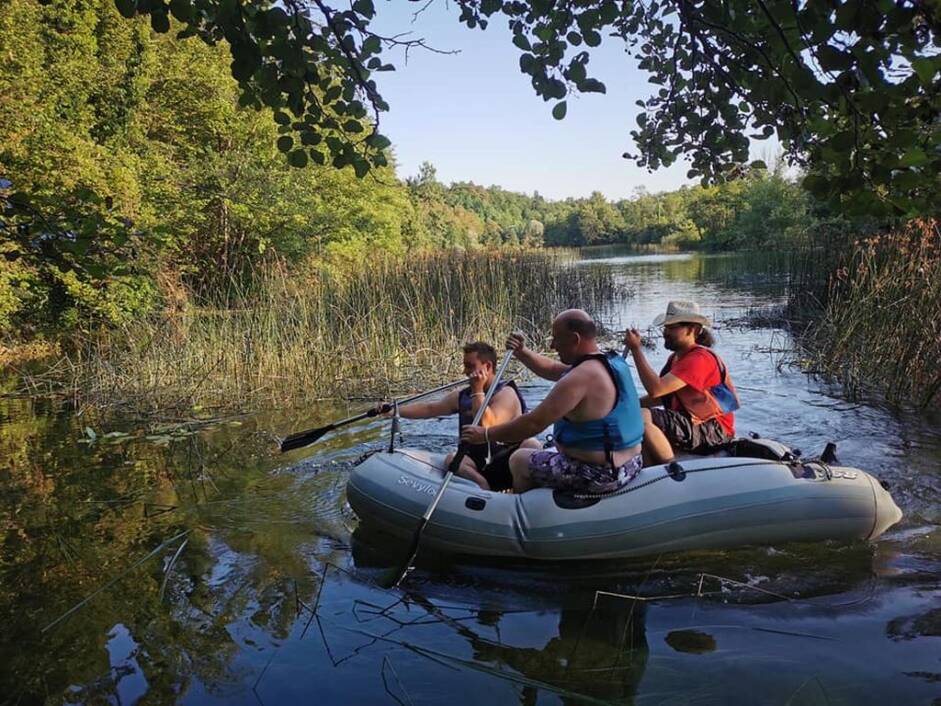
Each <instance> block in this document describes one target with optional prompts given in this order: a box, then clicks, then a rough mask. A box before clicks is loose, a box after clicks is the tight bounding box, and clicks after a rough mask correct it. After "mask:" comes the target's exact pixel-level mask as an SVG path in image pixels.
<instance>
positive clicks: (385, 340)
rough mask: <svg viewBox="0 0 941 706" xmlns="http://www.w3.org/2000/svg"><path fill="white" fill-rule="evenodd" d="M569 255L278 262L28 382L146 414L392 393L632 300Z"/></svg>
mask: <svg viewBox="0 0 941 706" xmlns="http://www.w3.org/2000/svg"><path fill="white" fill-rule="evenodd" d="M573 259H574V258H573V254H572V253H571V252H568V251H544V250H542V251H537V250H529V251H527V250H518V251H509V252H503V251H498V252H482V251H446V252H441V253H435V254H428V255H417V256H408V257H395V256H389V255H386V254H382V253H377V254H375V255H373V256H372V257H371V258H370V260H369V262H367V263H365V265H366V266H365V267H364V266H363V264H362V263H355V264H354V263H348V264H340V265H336V264H335V265H333V266H331V267H324V266H317V267H311V268H310V269H307V270H305V271H302V272H297V271H296V270H295V271H289V270H288V269H287V268H283V267H278V266H274V267H271V268H269V269H268V270H267V271H266V272H265V273H264V274H263V276H262V278H261V282H260V285H259V286H258V287H257V288H256V289H255V291H254V292H253V293H252V294H250V295H246V296H244V297H243V298H240V299H239V300H237V301H233V302H230V305H229V306H228V307H226V308H197V307H194V306H184V307H178V308H177V310H175V311H165V312H162V313H161V314H160V315H155V316H151V317H148V318H144V319H142V320H140V321H136V322H134V323H132V324H128V325H125V326H122V327H120V328H117V329H114V330H111V331H108V332H105V333H102V334H98V335H96V336H93V337H89V338H86V339H84V340H82V341H79V342H78V343H77V344H75V345H74V346H73V348H72V350H71V351H70V352H68V353H64V354H63V355H61V356H54V357H53V358H52V359H51V361H50V364H49V366H48V368H47V369H46V370H45V371H42V372H40V373H36V374H26V375H25V376H24V379H25V384H26V385H27V388H28V389H30V390H31V391H33V392H36V393H38V392H45V393H47V394H56V395H62V396H64V397H66V398H68V399H70V400H71V401H72V402H73V403H74V404H75V405H76V406H77V407H81V408H87V407H91V408H95V409H100V410H110V411H113V412H126V413H133V414H135V415H148V414H193V413H194V412H197V413H198V412H201V411H205V410H209V409H212V410H226V411H235V410H243V409H247V408H249V407H257V406H275V405H276V406H285V405H293V404H301V403H303V402H305V401H309V400H312V399H321V398H326V397H343V396H348V395H349V393H350V392H351V389H350V388H351V385H353V384H355V387H356V393H357V394H371V395H382V394H386V393H388V392H389V391H390V390H392V389H402V388H403V387H420V386H422V385H427V384H431V383H434V382H438V381H440V380H444V379H450V378H453V377H455V376H457V375H459V374H460V369H459V360H458V356H456V355H455V351H456V350H457V349H458V347H459V346H460V345H461V344H462V343H464V342H467V341H470V340H475V339H483V340H488V341H492V342H494V343H495V344H496V345H499V344H500V343H501V341H502V340H503V337H504V336H505V335H506V333H507V332H508V331H510V330H512V329H519V330H522V331H524V332H525V333H526V334H527V335H528V336H530V338H531V339H532V340H536V341H541V338H542V337H543V336H544V335H545V331H546V330H547V328H548V323H549V321H550V320H551V317H552V316H553V315H554V314H555V313H556V312H558V311H559V310H561V309H564V308H567V307H570V306H582V307H585V308H588V309H593V308H596V307H599V306H603V305H604V303H605V302H609V301H611V300H612V299H613V298H614V297H617V296H627V295H628V293H627V292H626V291H625V290H624V289H623V288H622V287H619V286H618V285H617V284H616V283H615V281H614V278H613V276H612V274H611V273H610V272H608V271H605V270H600V269H598V268H583V267H574V266H572V261H573Z"/></svg>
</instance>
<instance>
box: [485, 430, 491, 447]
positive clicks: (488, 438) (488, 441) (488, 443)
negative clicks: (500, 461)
mask: <svg viewBox="0 0 941 706" xmlns="http://www.w3.org/2000/svg"><path fill="white" fill-rule="evenodd" d="M484 443H485V444H487V446H488V447H489V446H490V427H484Z"/></svg>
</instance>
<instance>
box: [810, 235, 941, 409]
mask: <svg viewBox="0 0 941 706" xmlns="http://www.w3.org/2000/svg"><path fill="white" fill-rule="evenodd" d="M824 245H825V247H823V246H824ZM798 262H799V265H800V266H801V267H802V268H803V270H804V276H803V285H802V286H800V287H798V288H796V289H795V291H794V292H793V294H792V297H791V304H792V313H793V314H800V317H801V318H802V319H803V321H804V323H803V325H802V326H800V327H798V330H799V331H800V333H799V335H798V339H797V340H798V342H799V344H800V346H801V351H800V357H801V358H802V359H803V360H804V361H805V366H806V367H808V369H810V370H813V371H814V372H817V373H820V374H822V375H824V376H826V377H828V378H831V379H833V380H836V381H838V382H840V383H841V384H842V385H843V386H844V387H845V388H846V389H847V391H849V392H850V393H852V394H854V395H859V394H872V393H877V394H882V395H884V396H885V397H886V398H887V399H888V400H889V401H890V402H893V403H896V404H902V405H905V406H909V405H914V406H916V407H926V406H928V405H931V404H933V403H935V402H937V401H939V400H941V320H939V318H938V312H939V311H941V229H939V223H938V221H936V220H930V219H922V220H915V221H910V222H908V223H906V224H904V225H901V226H898V227H895V228H876V229H871V230H870V231H869V232H868V233H867V234H865V235H860V234H859V232H858V231H855V230H853V231H846V230H838V231H834V232H830V233H825V234H824V233H821V234H820V235H819V239H818V240H817V241H816V242H815V247H813V248H811V249H808V250H807V251H806V252H805V253H804V255H803V257H801V258H799V260H798ZM808 314H809V315H808Z"/></svg>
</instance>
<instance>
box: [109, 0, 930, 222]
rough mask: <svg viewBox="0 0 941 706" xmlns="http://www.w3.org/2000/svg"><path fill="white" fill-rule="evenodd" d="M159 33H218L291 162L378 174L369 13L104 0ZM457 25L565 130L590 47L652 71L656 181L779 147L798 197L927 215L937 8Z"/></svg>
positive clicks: (731, 11)
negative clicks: (505, 52)
mask: <svg viewBox="0 0 941 706" xmlns="http://www.w3.org/2000/svg"><path fill="white" fill-rule="evenodd" d="M115 2H116V4H117V6H118V8H119V9H120V10H121V12H122V13H123V14H125V15H126V16H128V17H131V16H134V15H135V14H144V15H149V16H150V20H151V24H152V26H153V27H154V29H155V30H157V31H167V30H168V29H169V28H170V24H171V23H170V20H169V18H170V16H171V15H172V16H173V17H175V18H176V19H177V20H178V21H179V22H180V23H182V25H183V27H184V29H183V31H182V36H190V35H197V36H200V37H202V39H203V40H204V41H206V42H209V43H216V42H219V41H221V40H222V39H223V38H225V39H226V40H227V41H228V43H229V46H230V48H231V54H232V64H231V70H232V75H233V76H235V78H236V79H238V81H239V84H240V87H241V90H242V101H243V103H244V104H246V105H254V106H258V107H261V106H268V107H270V108H271V109H272V110H274V111H275V116H276V118H277V120H278V122H279V124H280V125H281V128H280V130H281V132H282V133H283V134H282V135H281V137H280V138H279V140H278V144H279V147H280V148H281V149H282V150H283V151H285V152H287V154H288V158H289V160H290V161H291V162H292V163H293V164H299V165H300V164H304V163H306V162H307V160H308V157H309V158H311V159H314V160H315V161H317V162H318V163H324V162H325V161H327V159H328V158H329V159H330V161H332V163H333V164H334V165H335V166H345V165H352V166H353V167H354V169H356V171H357V174H364V173H365V172H366V170H367V169H368V167H369V166H370V165H371V164H372V165H382V164H385V157H384V155H383V153H382V151H381V150H382V148H384V147H385V146H387V145H388V144H389V142H388V140H387V139H385V138H384V137H382V136H381V134H380V133H379V132H378V131H377V130H378V127H379V119H380V114H381V113H382V112H383V111H384V110H386V109H387V108H388V105H387V104H386V103H385V101H384V100H383V99H382V97H381V94H380V91H379V86H378V84H377V82H376V79H375V72H381V71H387V70H391V69H393V68H394V67H393V65H392V64H390V63H387V62H386V59H385V55H386V54H388V52H389V50H391V49H394V48H395V47H396V46H399V45H401V44H403V43H406V44H413V45H414V44H419V45H423V42H422V40H415V41H413V42H403V41H402V40H401V39H398V38H395V37H384V36H381V35H379V34H377V33H376V32H374V31H373V30H372V29H371V22H372V20H373V19H374V17H375V14H376V8H375V5H374V2H373V0H355V2H353V3H352V4H351V5H350V6H349V7H348V8H347V7H346V6H342V7H341V6H336V7H334V6H333V5H330V4H328V3H327V2H326V1H325V0H310V1H309V2H304V1H302V0H284V1H283V2H273V1H272V0H248V1H246V2H239V1H238V0H115ZM456 4H457V7H458V9H459V11H460V15H459V19H460V21H461V22H462V23H464V24H465V25H466V26H467V27H469V28H471V29H474V28H480V29H485V28H486V27H487V26H488V23H489V22H491V21H494V20H495V19H501V20H502V21H504V22H506V23H508V25H509V27H510V29H511V31H512V35H513V40H512V41H513V43H514V45H515V46H516V47H517V48H518V49H519V51H520V59H519V67H520V70H521V71H522V72H523V73H525V74H527V75H528V76H529V77H530V79H531V83H532V86H533V89H534V90H535V91H536V93H537V94H538V95H539V96H541V97H542V98H543V99H544V100H546V101H553V108H552V115H553V116H554V117H555V118H557V119H563V118H564V117H565V114H566V110H567V102H566V98H567V96H569V95H570V94H571V93H572V92H582V93H593V92H597V93H604V92H605V90H606V89H605V85H604V84H603V83H602V82H601V81H599V80H598V79H597V78H595V77H593V76H591V75H590V72H589V64H590V59H591V50H592V49H594V48H596V47H598V46H599V45H601V44H602V42H610V41H617V42H624V43H625V44H626V46H627V48H628V49H629V51H630V52H631V54H632V55H633V56H634V58H635V59H636V60H637V61H638V65H639V67H640V68H641V69H642V70H644V71H646V72H647V73H648V74H649V81H650V83H651V84H652V91H653V92H652V94H651V95H650V96H649V98H647V99H646V100H642V101H639V108H640V111H639V113H638V115H637V129H636V130H635V131H634V132H633V133H632V135H633V137H634V139H635V142H636V144H637V147H638V152H637V154H635V155H630V154H629V155H627V156H629V157H630V158H631V159H634V160H635V161H636V162H637V164H639V165H640V166H644V167H648V168H650V169H656V168H658V167H660V166H662V165H669V164H671V163H673V162H674V161H676V160H677V159H678V158H681V157H682V158H686V159H688V160H689V161H690V162H691V165H692V168H691V169H690V172H689V174H690V176H691V177H702V178H703V180H704V182H705V183H707V184H709V183H713V182H715V181H717V180H723V179H727V178H729V177H730V176H735V175H736V174H737V173H738V168H739V166H740V165H742V164H744V163H746V162H747V161H748V147H749V138H757V139H766V138H769V137H771V136H772V135H776V136H777V138H778V139H779V141H780V143H781V144H782V145H783V146H784V149H785V150H786V154H787V156H788V158H789V160H790V161H791V162H792V163H793V164H799V165H801V166H803V167H805V168H806V169H807V170H809V174H808V176H807V179H806V184H807V187H808V188H809V189H810V190H811V191H812V192H813V193H814V194H816V195H818V196H821V197H828V198H830V199H832V200H834V201H835V202H840V203H841V204H842V205H843V207H844V208H846V209H850V210H855V211H858V212H861V213H871V214H875V215H912V214H916V213H919V212H925V211H931V210H933V209H934V208H935V207H936V206H935V204H936V203H937V202H938V196H939V183H938V177H937V175H938V173H939V171H941V136H939V129H938V127H937V125H938V114H939V109H941V95H939V91H938V88H939V69H941V55H939V52H938V49H939V42H941V39H939V33H938V30H939V10H938V9H937V5H936V4H935V3H930V2H924V1H923V0H898V1H894V0H823V1H821V2H807V1H804V2H801V1H799V0H757V1H756V0H722V1H721V2H714V1H713V0H654V1H653V2H637V3H634V2H621V1H618V0H585V1H583V2H578V3H553V2H549V1H548V0H527V1H523V0H457V3H456Z"/></svg>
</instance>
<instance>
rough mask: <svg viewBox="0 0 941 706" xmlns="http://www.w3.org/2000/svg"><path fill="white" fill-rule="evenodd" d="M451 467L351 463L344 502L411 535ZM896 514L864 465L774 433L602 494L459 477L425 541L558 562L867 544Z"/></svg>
mask: <svg viewBox="0 0 941 706" xmlns="http://www.w3.org/2000/svg"><path fill="white" fill-rule="evenodd" d="M824 457H826V455H825V454H824ZM445 472H446V469H445V464H444V454H435V453H430V452H427V451H421V450H417V449H408V448H402V449H396V450H394V451H392V452H379V453H374V454H372V455H369V456H368V457H366V458H365V459H364V460H362V461H361V462H360V463H359V464H358V465H357V466H356V467H355V468H354V470H353V472H352V474H351V476H350V479H349V482H348V484H347V498H348V500H349V503H350V506H351V507H352V509H353V510H354V512H355V513H356V514H357V516H358V517H359V519H360V521H361V522H362V523H363V524H364V525H365V526H367V527H368V528H369V529H376V530H379V531H382V532H386V533H389V534H392V535H396V536H400V537H402V538H409V537H411V536H412V535H413V533H414V531H415V528H416V526H417V524H418V522H419V519H420V518H421V516H422V513H423V512H424V511H425V508H426V507H427V506H428V504H429V503H430V502H431V501H432V499H433V498H434V496H435V493H436V492H437V490H438V488H439V487H440V485H441V482H442V480H443V477H444V474H445ZM901 517H902V512H901V511H900V510H899V508H898V506H897V505H896V504H895V502H894V501H893V500H892V496H891V495H890V494H889V493H888V491H887V490H886V488H885V487H884V486H883V485H882V484H881V483H880V482H879V481H878V480H877V479H875V478H873V477H872V476H870V475H869V474H868V473H865V472H864V471H861V470H859V469H857V468H850V467H844V466H836V465H833V464H832V463H828V462H827V461H825V460H822V459H802V458H800V457H799V456H798V455H797V454H796V453H795V452H792V451H790V450H789V449H787V447H784V446H783V445H781V444H778V443H777V442H774V441H771V440H761V439H758V440H755V439H742V440H738V441H737V442H733V443H732V444H731V445H730V446H729V447H728V449H727V450H725V451H723V453H721V454H720V455H716V456H697V457H687V458H683V459H678V460H677V461H676V462H674V463H672V464H670V465H668V466H651V467H648V468H644V469H643V470H642V471H641V472H640V473H639V474H638V475H637V477H636V478H634V479H633V480H632V481H631V482H630V483H629V484H628V485H627V486H625V487H624V488H622V489H621V490H619V491H617V492H614V493H610V494H607V495H602V496H598V495H573V494H567V493H562V492H559V491H553V490H550V489H547V488H538V489H535V490H530V491H528V492H526V493H521V494H519V495H514V494H506V493H496V492H490V491H484V490H481V489H480V488H479V487H478V486H477V485H476V484H474V483H472V482H471V481H467V480H464V479H462V478H457V477H455V478H453V479H452V481H451V484H450V485H449V487H448V488H447V490H446V491H445V493H444V495H443V496H442V498H441V502H440V504H439V505H438V507H437V509H436V510H435V512H434V514H433V515H432V517H431V520H430V521H429V522H428V525H427V526H426V528H425V530H424V533H423V535H422V546H426V547H428V548H433V549H435V550H437V551H439V552H445V553H449V554H459V555H460V554H463V555H482V556H489V557H495V556H502V557H520V558H529V559H539V560H551V561H560V560H579V559H600V558H616V557H635V556H644V555H650V554H659V553H662V552H676V551H686V550H693V549H722V548H729V547H735V546H741V545H750V544H763V545H768V544H778V543H782V542H811V541H821V540H845V541H850V540H872V539H875V538H876V537H879V536H880V535H881V534H882V533H883V532H885V531H886V530H887V529H888V528H889V527H891V526H892V525H894V524H895V523H896V522H898V521H899V520H900V519H901Z"/></svg>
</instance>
